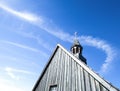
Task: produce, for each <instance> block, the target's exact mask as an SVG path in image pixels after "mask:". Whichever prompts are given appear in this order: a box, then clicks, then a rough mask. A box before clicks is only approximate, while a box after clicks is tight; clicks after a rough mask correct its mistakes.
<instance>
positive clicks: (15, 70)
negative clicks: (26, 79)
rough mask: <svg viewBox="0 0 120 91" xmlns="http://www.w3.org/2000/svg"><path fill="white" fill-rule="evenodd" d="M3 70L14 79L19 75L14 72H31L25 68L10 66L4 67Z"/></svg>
mask: <svg viewBox="0 0 120 91" xmlns="http://www.w3.org/2000/svg"><path fill="white" fill-rule="evenodd" d="M5 71H6V72H7V74H8V75H9V76H10V77H11V78H13V79H15V80H19V79H20V77H19V76H18V75H16V73H21V74H33V73H31V72H29V71H26V70H21V69H15V68H11V67H6V68H5Z"/></svg>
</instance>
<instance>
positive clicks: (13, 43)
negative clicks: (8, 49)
mask: <svg viewBox="0 0 120 91" xmlns="http://www.w3.org/2000/svg"><path fill="white" fill-rule="evenodd" d="M1 42H3V43H7V44H10V45H13V46H17V47H20V48H23V49H26V50H29V51H33V52H37V53H40V54H42V55H43V56H45V57H47V56H48V55H47V54H46V53H44V52H42V51H40V50H38V49H36V48H32V47H29V46H26V45H23V44H19V43H15V42H11V41H5V40H3V41H1Z"/></svg>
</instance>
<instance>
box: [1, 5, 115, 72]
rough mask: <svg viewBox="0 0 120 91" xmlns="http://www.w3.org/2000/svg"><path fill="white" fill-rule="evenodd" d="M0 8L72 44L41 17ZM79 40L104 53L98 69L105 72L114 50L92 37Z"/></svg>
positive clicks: (56, 28)
mask: <svg viewBox="0 0 120 91" xmlns="http://www.w3.org/2000/svg"><path fill="white" fill-rule="evenodd" d="M0 7H1V8H2V9H4V10H5V11H7V12H9V13H11V14H13V15H15V16H16V17H19V18H23V19H24V20H26V21H28V22H30V23H32V24H34V25H36V26H37V27H39V28H41V29H42V30H44V31H46V32H48V33H50V34H51V35H54V36H56V37H57V38H59V39H61V40H63V41H67V42H72V40H73V36H71V35H70V34H69V33H66V32H64V31H63V30H62V29H60V28H58V27H57V26H56V25H55V24H54V23H53V22H52V21H51V20H49V19H46V18H42V17H39V16H36V15H34V14H31V13H29V14H26V13H24V12H19V11H16V10H13V9H11V8H9V7H6V6H4V5H0ZM33 16H34V17H33ZM79 40H80V41H81V43H83V44H86V45H89V46H93V47H96V48H99V49H101V50H103V51H104V52H105V53H106V55H107V57H106V60H105V61H104V63H103V64H102V66H101V69H100V72H101V73H104V72H106V71H107V69H108V67H109V66H110V63H111V62H112V61H113V59H114V56H115V52H114V49H113V48H112V47H111V46H110V45H109V44H108V43H107V42H105V41H104V40H101V39H97V38H93V37H92V36H79ZM12 44H13V43H12ZM13 45H17V44H13ZM17 46H20V45H17ZM21 47H23V46H21ZM23 48H24V47H23ZM28 49H31V48H28ZM31 50H34V49H31ZM34 51H36V50H34Z"/></svg>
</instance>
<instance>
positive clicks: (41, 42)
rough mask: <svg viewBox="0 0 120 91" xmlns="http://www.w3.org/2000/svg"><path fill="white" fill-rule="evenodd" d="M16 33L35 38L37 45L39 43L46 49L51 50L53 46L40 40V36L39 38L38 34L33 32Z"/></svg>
mask: <svg viewBox="0 0 120 91" xmlns="http://www.w3.org/2000/svg"><path fill="white" fill-rule="evenodd" d="M16 33H18V34H20V35H22V36H24V37H27V38H31V39H34V40H36V41H37V43H38V44H39V45H41V46H42V47H44V48H45V49H47V50H49V51H51V49H53V47H52V46H51V45H50V44H48V43H47V42H46V41H44V40H42V38H40V36H38V35H35V34H34V32H24V31H16Z"/></svg>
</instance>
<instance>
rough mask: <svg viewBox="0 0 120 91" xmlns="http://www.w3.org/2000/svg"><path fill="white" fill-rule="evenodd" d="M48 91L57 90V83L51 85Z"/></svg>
mask: <svg viewBox="0 0 120 91" xmlns="http://www.w3.org/2000/svg"><path fill="white" fill-rule="evenodd" d="M49 91H57V85H51V86H50V90H49Z"/></svg>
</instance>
